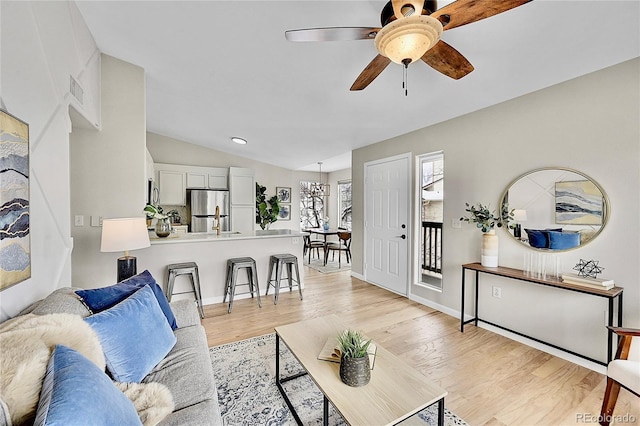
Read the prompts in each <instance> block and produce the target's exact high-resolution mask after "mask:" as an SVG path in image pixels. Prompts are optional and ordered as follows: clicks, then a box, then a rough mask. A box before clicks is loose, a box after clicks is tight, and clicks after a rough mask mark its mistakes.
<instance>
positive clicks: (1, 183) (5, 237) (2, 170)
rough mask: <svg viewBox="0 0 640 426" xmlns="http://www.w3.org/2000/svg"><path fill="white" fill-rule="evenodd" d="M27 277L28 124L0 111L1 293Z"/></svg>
mask: <svg viewBox="0 0 640 426" xmlns="http://www.w3.org/2000/svg"><path fill="white" fill-rule="evenodd" d="M28 278H31V242H30V235H29V125H28V124H27V123H25V122H24V121H22V120H20V119H18V118H16V117H14V116H13V115H11V114H9V113H7V112H6V111H3V110H0V290H4V289H5V288H8V287H11V286H12V285H14V284H17V283H19V282H21V281H24V280H26V279H28Z"/></svg>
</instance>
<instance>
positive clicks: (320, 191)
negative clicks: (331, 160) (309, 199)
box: [310, 161, 330, 197]
mask: <svg viewBox="0 0 640 426" xmlns="http://www.w3.org/2000/svg"><path fill="white" fill-rule="evenodd" d="M318 166H319V167H320V172H319V173H318V174H319V179H318V182H312V183H311V188H310V192H311V195H312V196H314V197H328V196H329V194H330V187H329V184H328V183H322V161H318Z"/></svg>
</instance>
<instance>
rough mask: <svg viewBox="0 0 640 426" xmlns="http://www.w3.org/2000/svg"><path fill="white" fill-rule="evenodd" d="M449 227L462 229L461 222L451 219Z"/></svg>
mask: <svg viewBox="0 0 640 426" xmlns="http://www.w3.org/2000/svg"><path fill="white" fill-rule="evenodd" d="M451 227H452V228H456V229H460V228H462V222H461V221H460V220H459V219H451Z"/></svg>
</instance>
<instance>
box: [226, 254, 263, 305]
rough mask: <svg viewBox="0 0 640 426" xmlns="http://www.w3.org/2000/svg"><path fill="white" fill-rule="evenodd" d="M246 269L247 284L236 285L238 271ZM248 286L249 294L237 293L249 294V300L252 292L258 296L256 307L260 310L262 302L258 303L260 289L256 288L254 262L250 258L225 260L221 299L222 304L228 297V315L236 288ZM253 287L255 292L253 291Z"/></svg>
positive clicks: (256, 277) (256, 276)
mask: <svg viewBox="0 0 640 426" xmlns="http://www.w3.org/2000/svg"><path fill="white" fill-rule="evenodd" d="M240 269H246V270H247V278H248V279H249V282H247V283H245V284H238V283H237V278H238V270H240ZM243 285H247V286H249V292H246V293H238V294H248V293H251V298H253V292H254V291H255V292H256V295H257V296H258V306H259V307H261V308H262V302H261V301H260V287H258V274H257V272H256V261H255V260H253V258H251V257H236V258H233V259H228V260H227V278H226V281H225V287H224V298H223V299H222V303H225V301H226V300H227V295H229V309H228V310H227V312H228V313H231V308H232V307H233V297H234V295H235V294H236V287H237V286H243ZM254 286H255V290H254Z"/></svg>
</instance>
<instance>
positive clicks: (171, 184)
mask: <svg viewBox="0 0 640 426" xmlns="http://www.w3.org/2000/svg"><path fill="white" fill-rule="evenodd" d="M158 188H159V189H160V200H159V201H158V202H159V204H160V205H167V206H185V205H186V204H187V181H186V173H184V172H180V171H174V170H158Z"/></svg>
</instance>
